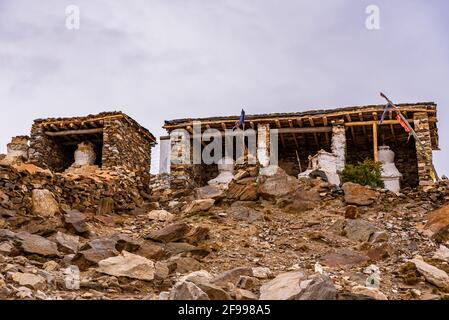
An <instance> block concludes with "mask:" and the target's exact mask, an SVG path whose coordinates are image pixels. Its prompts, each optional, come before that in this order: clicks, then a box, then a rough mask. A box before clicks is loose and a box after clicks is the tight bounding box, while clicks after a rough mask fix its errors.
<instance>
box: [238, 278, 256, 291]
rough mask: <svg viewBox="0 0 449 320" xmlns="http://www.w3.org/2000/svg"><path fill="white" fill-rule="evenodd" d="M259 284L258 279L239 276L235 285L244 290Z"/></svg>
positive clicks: (251, 288)
mask: <svg viewBox="0 0 449 320" xmlns="http://www.w3.org/2000/svg"><path fill="white" fill-rule="evenodd" d="M258 285H259V279H257V278H254V277H249V276H240V278H239V280H238V281H237V287H238V288H241V289H245V290H253V289H254V288H255V287H257V286H258Z"/></svg>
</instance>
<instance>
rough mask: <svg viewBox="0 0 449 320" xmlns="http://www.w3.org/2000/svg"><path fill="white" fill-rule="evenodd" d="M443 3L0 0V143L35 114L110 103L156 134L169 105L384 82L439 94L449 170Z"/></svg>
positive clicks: (416, 95)
mask: <svg viewBox="0 0 449 320" xmlns="http://www.w3.org/2000/svg"><path fill="white" fill-rule="evenodd" d="M70 4H74V5H77V6H78V7H79V9H80V29H79V30H68V29H67V28H66V23H65V22H66V21H65V19H66V14H65V9H66V6H67V5H70ZM370 4H374V5H377V6H378V7H379V8H380V30H368V29H367V28H366V27H365V20H366V18H367V16H368V15H367V14H366V13H365V9H366V7H367V6H368V5H370ZM448 14H449V1H446V0H427V1H424V0H395V1H380V0H370V1H361V0H328V1H323V0H321V1H313V0H310V1H308V0H307V1H306V0H303V1H300V0H282V1H275V0H258V1H253V0H202V1H199V0H198V1H193V0H192V1H190V0H160V1H148V0H127V1H118V0H107V1H106V0H104V1H100V0H96V1H94V0H84V1H77V0H72V1H65V0H53V1H52V0H39V1H32V0H28V1H20V0H0V105H1V117H0V146H1V147H0V152H3V153H4V152H6V147H5V146H6V144H7V143H8V142H9V140H10V137H11V136H14V135H19V134H29V129H30V126H31V123H32V120H33V119H36V118H42V117H50V116H52V117H53V116H77V115H85V114H90V113H97V112H101V111H112V110H121V111H124V112H125V113H127V114H129V115H130V116H132V117H133V118H134V119H136V120H137V121H138V122H139V123H141V124H142V125H143V126H145V127H147V128H148V129H149V130H150V131H152V132H153V134H154V135H156V136H160V135H162V134H165V132H164V130H163V129H162V128H161V126H162V125H163V121H164V120H166V119H174V118H184V117H206V116H216V115H233V114H235V115H238V114H239V112H240V109H241V107H244V108H245V110H246V112H247V113H267V112H291V111H301V110H308V109H315V108H320V109H321V108H334V107H340V106H351V105H364V104H378V103H384V101H383V100H382V99H381V98H380V97H379V94H378V92H379V91H381V90H382V91H384V92H385V93H387V95H389V96H390V97H391V98H392V99H393V100H394V101H395V102H398V103H399V102H418V101H435V102H436V103H438V107H439V109H438V110H439V111H438V112H439V114H438V116H439V124H438V126H439V133H440V146H441V149H442V151H439V152H435V153H434V156H435V162H436V166H437V169H438V171H439V172H440V174H449V161H448V158H449V129H448V126H447V122H448V120H449V111H448V106H449V90H448V88H447V86H448V83H449V58H448V57H449V42H448V38H447V37H448V30H449V21H448V20H447V15H448ZM153 158H154V160H155V162H156V161H157V159H158V154H154V156H153ZM154 167H156V164H155V165H154Z"/></svg>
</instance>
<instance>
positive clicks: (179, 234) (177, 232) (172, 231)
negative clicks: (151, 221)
mask: <svg viewBox="0 0 449 320" xmlns="http://www.w3.org/2000/svg"><path fill="white" fill-rule="evenodd" d="M189 231H190V226H189V225H188V224H186V223H183V222H180V223H175V224H171V225H169V226H167V227H165V228H162V229H160V230H154V231H151V232H150V233H149V234H148V235H147V236H146V237H145V238H146V239H151V240H154V241H159V242H163V243H168V242H174V241H179V240H182V239H184V237H185V236H186V235H187V233H188V232H189Z"/></svg>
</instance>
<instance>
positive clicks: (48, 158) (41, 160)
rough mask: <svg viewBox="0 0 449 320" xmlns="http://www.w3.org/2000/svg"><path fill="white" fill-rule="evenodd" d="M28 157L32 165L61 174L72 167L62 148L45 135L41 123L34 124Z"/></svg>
mask: <svg viewBox="0 0 449 320" xmlns="http://www.w3.org/2000/svg"><path fill="white" fill-rule="evenodd" d="M28 157H29V161H30V162H31V163H33V164H35V165H37V166H38V167H41V168H45V169H51V170H52V171H57V172H61V171H63V170H64V169H66V168H67V167H69V166H70V163H67V162H68V161H67V157H66V156H65V154H64V151H63V149H62V148H61V146H60V145H59V144H57V143H55V141H54V139H52V138H50V137H48V136H47V135H45V134H44V129H43V128H42V126H41V125H40V124H39V123H34V124H33V126H32V127H31V137H30V149H29V150H28Z"/></svg>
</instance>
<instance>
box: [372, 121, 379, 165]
mask: <svg viewBox="0 0 449 320" xmlns="http://www.w3.org/2000/svg"><path fill="white" fill-rule="evenodd" d="M373 144H374V161H379V147H378V142H377V122H374V123H373Z"/></svg>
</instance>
